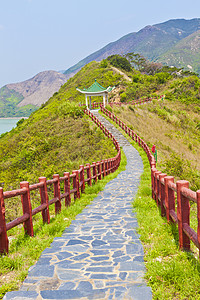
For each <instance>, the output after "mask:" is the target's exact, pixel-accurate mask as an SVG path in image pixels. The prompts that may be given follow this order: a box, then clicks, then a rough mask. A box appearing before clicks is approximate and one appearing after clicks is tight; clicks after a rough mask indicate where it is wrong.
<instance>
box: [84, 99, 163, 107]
mask: <svg viewBox="0 0 200 300" xmlns="http://www.w3.org/2000/svg"><path fill="white" fill-rule="evenodd" d="M154 99H155V100H158V98H145V99H136V100H133V101H130V102H110V103H109V105H110V106H111V107H113V106H122V105H141V104H145V103H150V102H152V100H154ZM102 105H103V103H96V102H93V103H92V104H91V106H92V109H95V108H100V107H101V106H102ZM79 106H85V104H80V105H79Z"/></svg>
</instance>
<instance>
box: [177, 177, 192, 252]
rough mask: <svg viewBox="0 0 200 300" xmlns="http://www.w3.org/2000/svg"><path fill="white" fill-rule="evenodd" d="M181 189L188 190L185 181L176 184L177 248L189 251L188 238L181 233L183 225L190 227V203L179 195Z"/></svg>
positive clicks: (187, 184)
mask: <svg viewBox="0 0 200 300" xmlns="http://www.w3.org/2000/svg"><path fill="white" fill-rule="evenodd" d="M183 187H186V188H189V182H188V181H186V180H178V181H177V182H176V189H177V217H178V231H179V247H180V249H185V250H190V238H189V237H188V236H187V235H186V234H185V232H184V231H183V224H184V223H186V224H188V225H190V202H189V199H188V198H186V197H185V196H183V195H182V193H181V190H182V188H183Z"/></svg>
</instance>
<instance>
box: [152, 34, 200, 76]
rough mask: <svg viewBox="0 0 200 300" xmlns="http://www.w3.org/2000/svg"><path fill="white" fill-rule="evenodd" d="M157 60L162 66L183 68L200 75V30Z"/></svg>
mask: <svg viewBox="0 0 200 300" xmlns="http://www.w3.org/2000/svg"><path fill="white" fill-rule="evenodd" d="M157 60H158V61H159V62H161V63H163V64H167V65H170V66H172V65H173V66H176V67H184V68H185V69H189V70H191V71H194V72H196V73H199V74H200V30H198V31H196V32H194V33H193V34H191V35H189V36H188V37H186V38H184V39H182V40H181V41H179V42H178V43H177V44H176V45H175V46H174V47H172V48H171V49H170V50H169V51H167V52H166V53H164V54H163V55H161V56H159V57H158V58H157Z"/></svg>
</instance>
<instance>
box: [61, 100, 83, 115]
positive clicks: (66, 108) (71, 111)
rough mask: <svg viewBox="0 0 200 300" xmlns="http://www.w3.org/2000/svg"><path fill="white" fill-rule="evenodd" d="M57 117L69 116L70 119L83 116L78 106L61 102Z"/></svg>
mask: <svg viewBox="0 0 200 300" xmlns="http://www.w3.org/2000/svg"><path fill="white" fill-rule="evenodd" d="M58 115H59V116H62V117H65V116H70V117H73V118H75V117H81V116H83V115H84V112H83V108H81V107H80V106H78V105H77V104H76V103H74V102H69V101H67V102H63V103H62V104H61V105H60V106H58Z"/></svg>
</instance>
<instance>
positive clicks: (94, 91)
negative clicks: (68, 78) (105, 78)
mask: <svg viewBox="0 0 200 300" xmlns="http://www.w3.org/2000/svg"><path fill="white" fill-rule="evenodd" d="M114 88H115V87H110V86H109V87H108V88H104V87H103V86H101V85H100V84H99V83H98V82H97V81H96V79H95V82H94V83H93V84H92V85H91V86H90V87H89V88H88V89H86V88H83V89H79V88H76V89H77V91H79V92H81V93H82V94H85V101H86V106H87V109H88V97H89V107H90V109H91V108H92V102H91V97H92V96H103V106H104V107H105V105H106V104H108V93H109V92H111V91H112V90H113V89H114Z"/></svg>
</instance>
